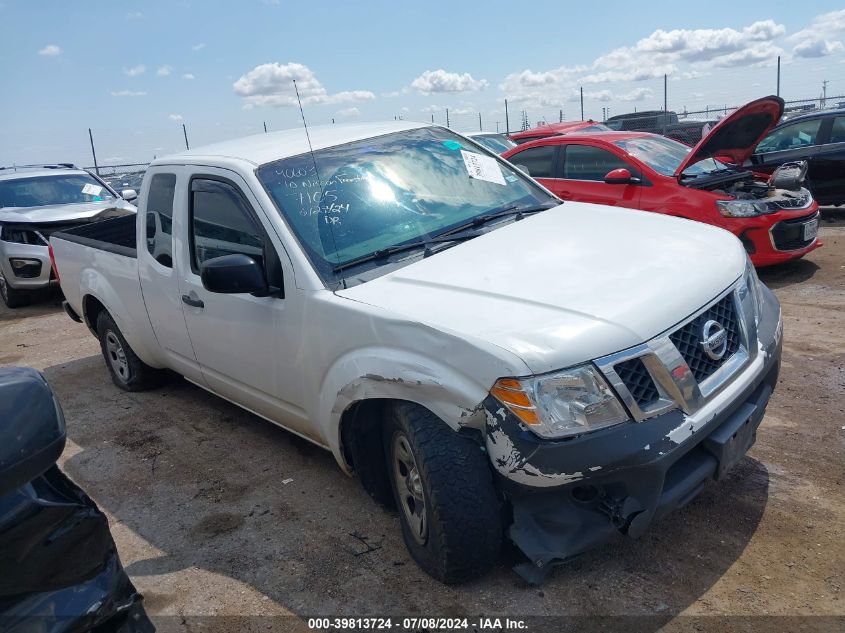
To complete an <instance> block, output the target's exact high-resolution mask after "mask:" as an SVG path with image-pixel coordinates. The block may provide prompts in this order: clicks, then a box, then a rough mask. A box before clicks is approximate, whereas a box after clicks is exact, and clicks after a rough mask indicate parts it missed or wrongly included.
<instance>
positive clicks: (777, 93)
mask: <svg viewBox="0 0 845 633" xmlns="http://www.w3.org/2000/svg"><path fill="white" fill-rule="evenodd" d="M775 94H776V95H777V96H778V97H779V96H780V55H778V87H777V92H775Z"/></svg>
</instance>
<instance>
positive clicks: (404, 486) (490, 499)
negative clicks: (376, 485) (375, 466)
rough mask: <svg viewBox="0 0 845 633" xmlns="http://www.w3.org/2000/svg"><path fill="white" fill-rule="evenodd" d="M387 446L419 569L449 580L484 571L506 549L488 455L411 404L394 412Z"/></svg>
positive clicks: (395, 488) (405, 530) (405, 529)
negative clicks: (503, 542)
mask: <svg viewBox="0 0 845 633" xmlns="http://www.w3.org/2000/svg"><path fill="white" fill-rule="evenodd" d="M384 442H385V451H384V452H385V455H386V457H387V459H388V473H389V476H390V481H391V486H392V488H393V494H394V498H395V500H396V506H397V507H398V508H399V518H400V521H401V524H402V536H403V538H404V540H405V545H406V546H407V548H408V551H409V552H410V554H411V556H412V557H413V558H414V560H415V561H416V562H417V564H418V565H419V566H420V567H421V568H422V569H423V570H424V571H425V572H426V573H428V574H429V575H431V576H433V577H434V578H436V579H437V580H440V581H441V582H445V583H458V582H462V581H465V580H469V579H471V578H475V577H478V576H481V575H482V574H484V573H485V572H486V571H487V570H489V569H490V568H491V567H492V566H493V565H494V564H495V563H496V561H497V559H498V556H499V551H500V549H501V545H502V516H501V501H500V499H499V496H498V495H497V493H496V489H495V487H494V485H493V475H492V472H491V469H490V465H489V463H488V460H487V456H486V453H484V452H483V451H482V449H481V447H480V446H479V445H478V443H476V442H475V441H473V440H472V439H471V438H469V437H466V436H463V435H460V434H458V433H457V432H455V431H453V430H452V429H451V428H449V427H448V426H447V425H446V424H444V423H443V421H442V420H440V419H439V418H438V417H437V416H435V415H434V414H433V413H431V412H430V411H428V410H427V409H424V408H422V407H420V406H417V405H413V404H410V403H400V404H397V405H396V406H395V407H394V408H393V409H392V410H391V411H390V413H389V415H388V424H387V425H386V428H385V437H384Z"/></svg>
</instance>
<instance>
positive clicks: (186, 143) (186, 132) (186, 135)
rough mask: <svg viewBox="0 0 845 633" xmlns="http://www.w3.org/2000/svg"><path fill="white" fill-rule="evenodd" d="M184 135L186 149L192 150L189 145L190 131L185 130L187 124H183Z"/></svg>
mask: <svg viewBox="0 0 845 633" xmlns="http://www.w3.org/2000/svg"><path fill="white" fill-rule="evenodd" d="M182 134H184V135H185V149H191V148H190V146H189V145H188V130H187V129H186V128H185V124H184V123H183V124H182Z"/></svg>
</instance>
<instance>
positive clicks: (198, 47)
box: [191, 42, 205, 51]
mask: <svg viewBox="0 0 845 633" xmlns="http://www.w3.org/2000/svg"><path fill="white" fill-rule="evenodd" d="M204 48H205V42H201V43H199V44H194V45H193V46H191V50H192V51H201V50H202V49H204Z"/></svg>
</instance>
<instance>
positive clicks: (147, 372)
mask: <svg viewBox="0 0 845 633" xmlns="http://www.w3.org/2000/svg"><path fill="white" fill-rule="evenodd" d="M97 337H98V338H99V339H100V350H101V351H102V352H103V359H104V360H105V361H106V367H107V368H108V370H109V373H110V374H111V379H112V381H113V382H114V384H115V385H117V386H118V387H120V388H121V389H123V390H124V391H144V390H146V389H152V388H153V387H158V386H159V385H160V384H161V383H162V382H164V379H165V372H164V370H161V369H155V368H154V367H150V366H149V365H147V364H146V363H144V361H142V360H141V359H140V358H138V356H137V355H136V354H135V352H134V351H132V348H131V347H129V344H128V343H127V342H126V339H125V338H123V334H122V333H121V331H120V330H119V329H118V327H117V325H115V323H114V319H112V318H111V315H110V314H109V313H108V312H106V311H105V310H103V311H102V312H100V314H99V315H98V316H97Z"/></svg>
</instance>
